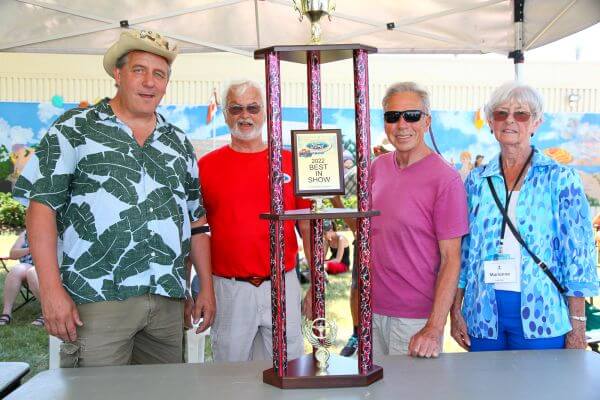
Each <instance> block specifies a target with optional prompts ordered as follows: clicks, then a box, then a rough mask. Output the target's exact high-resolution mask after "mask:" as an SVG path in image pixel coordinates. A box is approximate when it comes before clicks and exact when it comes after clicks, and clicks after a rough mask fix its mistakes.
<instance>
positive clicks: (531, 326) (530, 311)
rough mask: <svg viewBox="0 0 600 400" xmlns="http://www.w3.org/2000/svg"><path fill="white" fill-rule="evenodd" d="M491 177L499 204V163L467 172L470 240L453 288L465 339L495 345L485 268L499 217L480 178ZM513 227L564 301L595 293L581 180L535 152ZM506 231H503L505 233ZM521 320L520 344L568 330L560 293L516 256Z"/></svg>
mask: <svg viewBox="0 0 600 400" xmlns="http://www.w3.org/2000/svg"><path fill="white" fill-rule="evenodd" d="M488 176H491V177H492V182H493V184H494V188H495V189H496V192H497V193H498V197H499V198H500V201H501V202H502V203H503V204H504V201H505V198H506V189H505V187H504V183H503V178H502V175H501V173H500V164H499V157H498V156H497V157H495V158H493V159H492V160H491V161H490V163H489V164H488V165H486V166H484V167H479V168H477V169H475V170H473V171H472V172H471V174H469V176H468V177H467V180H466V181H465V186H466V191H467V198H468V207H469V235H468V236H465V237H464V238H463V242H462V263H461V273H460V279H459V282H458V287H459V288H463V289H464V300H463V308H462V312H463V316H464V318H465V321H466V323H467V327H468V333H469V335H471V336H474V337H479V338H489V339H496V338H497V337H498V309H497V305H496V297H495V291H494V284H487V283H485V282H484V271H483V262H484V260H487V259H489V257H491V256H493V255H494V254H496V253H497V249H498V241H499V238H500V230H501V226H502V214H501V213H500V210H499V209H498V207H497V206H496V203H495V202H494V198H493V196H492V194H491V191H490V189H489V187H488V184H487V180H486V177H488ZM516 219H517V221H513V223H515V222H516V223H515V227H516V228H517V229H518V230H519V233H520V234H521V236H522V237H523V239H524V240H525V242H526V243H527V245H528V246H529V248H530V249H531V251H532V252H533V253H534V254H536V255H537V256H538V257H539V258H540V259H542V261H544V262H545V263H546V265H548V267H549V269H550V270H551V271H552V273H553V274H554V276H555V277H556V278H557V279H558V281H559V282H560V283H561V284H562V285H563V286H566V288H567V293H566V295H567V296H575V297H588V296H592V295H596V294H597V293H598V276H597V273H596V260H595V251H596V250H595V247H594V241H593V232H592V222H591V217H590V209H589V204H588V202H587V199H586V197H585V194H584V191H583V186H582V183H581V179H580V178H579V175H578V174H577V173H576V172H575V171H574V170H573V169H571V168H568V167H565V166H562V165H560V164H558V163H556V162H555V161H553V160H552V159H550V158H548V157H546V156H545V155H543V154H542V153H540V152H539V151H538V150H537V149H534V155H533V158H532V161H531V167H530V168H529V170H528V171H527V174H526V176H525V180H524V182H523V185H522V187H521V189H520V193H519V198H518V202H517V218H516ZM506 229H508V227H507V228H506ZM521 319H522V323H523V332H524V336H525V337H526V338H530V339H533V338H548V337H556V336H560V335H564V334H565V333H567V332H568V331H570V330H571V324H570V321H569V311H568V307H567V305H566V304H565V301H563V299H562V298H561V295H560V293H559V292H558V289H557V288H556V287H555V286H554V284H553V283H552V281H551V280H550V279H549V278H548V277H547V276H546V274H544V272H543V271H542V270H541V268H540V267H539V266H538V265H537V264H535V262H534V261H533V259H532V258H531V257H530V256H529V254H528V253H527V251H526V250H525V249H523V248H521Z"/></svg>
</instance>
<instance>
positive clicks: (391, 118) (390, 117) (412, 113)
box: [383, 110, 427, 124]
mask: <svg viewBox="0 0 600 400" xmlns="http://www.w3.org/2000/svg"><path fill="white" fill-rule="evenodd" d="M422 115H427V114H426V113H425V112H423V111H421V110H404V111H386V112H384V113H383V119H384V120H385V122H387V123H388V124H395V123H396V122H398V121H399V120H400V117H402V118H404V121H406V122H409V123H410V122H418V121H419V120H420V119H421V116H422Z"/></svg>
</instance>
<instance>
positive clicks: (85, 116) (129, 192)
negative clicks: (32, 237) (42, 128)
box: [14, 99, 205, 304]
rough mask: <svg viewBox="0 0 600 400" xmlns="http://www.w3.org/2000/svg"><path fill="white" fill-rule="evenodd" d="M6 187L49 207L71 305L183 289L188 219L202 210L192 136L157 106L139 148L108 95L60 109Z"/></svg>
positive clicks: (180, 293) (176, 293)
mask: <svg viewBox="0 0 600 400" xmlns="http://www.w3.org/2000/svg"><path fill="white" fill-rule="evenodd" d="M14 195H15V196H16V197H20V198H23V199H29V200H34V201H37V202H39V203H42V204H45V205H47V206H48V207H50V208H52V209H53V210H55V211H56V219H57V227H58V234H59V239H60V240H61V241H62V245H61V246H59V247H61V248H62V250H61V252H62V256H61V254H60V252H59V260H61V261H60V272H61V276H62V280H63V285H64V286H65V288H66V289H67V291H68V292H69V294H70V295H71V297H72V298H73V300H74V301H75V302H76V303H77V304H82V303H89V302H98V301H109V300H124V299H127V298H128V297H131V296H138V295H142V294H145V293H153V294H157V295H162V296H167V297H174V298H183V297H184V293H185V292H184V288H185V274H184V260H185V258H186V257H187V255H188V253H189V250H190V230H191V226H190V224H191V221H196V220H197V219H199V218H200V217H202V216H203V215H204V213H205V211H204V208H203V206H202V199H201V197H200V187H199V182H198V169H197V165H196V159H195V156H194V150H193V148H192V145H191V144H190V142H189V141H188V140H187V138H186V137H185V134H184V133H183V132H182V131H181V130H179V129H178V128H176V127H175V126H173V125H171V124H169V123H167V122H166V121H165V119H164V118H163V117H162V116H161V115H160V114H157V123H156V128H155V130H154V132H153V133H152V134H151V135H150V137H149V138H148V139H147V140H146V142H145V144H144V146H143V147H142V146H140V145H138V144H137V142H136V141H135V139H134V137H133V133H132V131H131V129H130V128H129V127H128V126H126V125H125V124H123V123H122V122H121V121H119V120H118V119H117V117H116V116H115V115H114V113H113V111H112V109H111V107H110V105H109V104H108V99H104V100H103V101H101V102H100V103H98V104H97V105H95V106H93V107H89V108H86V109H73V110H70V111H68V112H66V113H65V114H63V115H62V116H61V117H60V118H59V119H58V120H57V121H56V122H55V123H54V124H53V125H52V127H50V129H49V131H48V133H47V134H46V135H45V136H44V137H43V139H42V140H41V142H40V145H39V147H38V149H37V151H36V153H35V156H33V157H32V158H31V160H30V161H29V162H28V163H27V166H26V168H25V170H24V171H23V174H22V175H21V177H20V178H19V180H18V181H17V183H16V185H15V189H14Z"/></svg>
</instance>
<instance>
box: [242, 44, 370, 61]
mask: <svg viewBox="0 0 600 400" xmlns="http://www.w3.org/2000/svg"><path fill="white" fill-rule="evenodd" d="M354 50H364V51H366V52H367V53H377V49H376V48H375V47H371V46H365V45H363V44H357V43H355V44H313V45H291V46H271V47H265V48H262V49H259V50H256V51H255V52H254V59H255V60H262V59H264V58H265V54H268V53H271V52H275V53H277V54H279V59H280V60H282V61H289V62H294V63H300V64H306V58H307V56H306V52H307V51H318V52H320V54H321V57H320V63H321V64H326V63H329V62H334V61H340V60H346V59H349V58H352V56H353V52H354Z"/></svg>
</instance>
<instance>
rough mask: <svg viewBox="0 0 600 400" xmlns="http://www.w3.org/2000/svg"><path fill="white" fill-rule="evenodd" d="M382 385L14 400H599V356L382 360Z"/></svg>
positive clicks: (254, 377)
mask: <svg viewBox="0 0 600 400" xmlns="http://www.w3.org/2000/svg"><path fill="white" fill-rule="evenodd" d="M375 362H376V363H377V364H378V365H381V366H382V367H383V368H384V378H383V380H382V381H379V382H376V383H374V384H373V385H371V386H368V387H359V388H345V389H289V390H281V389H278V388H275V387H273V386H270V385H267V384H264V383H263V382H262V371H263V370H264V369H266V368H269V367H270V366H271V363H270V362H268V361H263V362H248V363H231V364H172V365H144V366H122V367H102V368H81V369H58V370H52V371H45V372H42V373H40V374H38V375H36V376H35V377H34V378H32V379H31V380H30V381H28V382H27V383H26V384H24V385H23V386H21V387H20V388H19V389H17V390H16V391H14V392H13V393H12V394H11V395H10V396H9V397H8V399H11V400H16V399H27V400H30V399H36V400H41V399H55V400H67V399H69V400H74V399H86V400H106V399H111V400H119V399H126V400H137V399H139V400H152V399H159V400H165V399H167V400H181V399H213V400H229V399H244V400H268V399H291V400H299V399H316V398H318V399H322V400H333V399H345V400H346V399H444V400H453V399H456V400H470V399H486V400H496V399H497V400H507V399H510V400H519V399H523V400H532V399H545V400H550V399H557V400H587V399H590V400H591V399H594V400H597V399H600V355H599V354H596V353H593V352H590V351H584V350H545V351H510V352H509V351H507V352H485V353H449V354H442V355H441V356H440V357H439V358H437V359H414V358H410V357H407V356H390V357H384V358H381V359H376V360H375Z"/></svg>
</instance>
